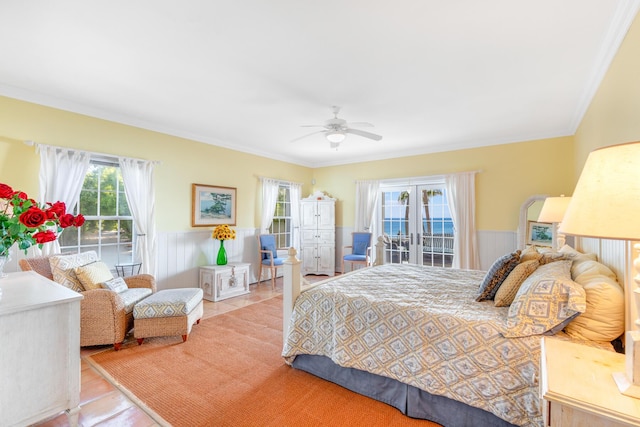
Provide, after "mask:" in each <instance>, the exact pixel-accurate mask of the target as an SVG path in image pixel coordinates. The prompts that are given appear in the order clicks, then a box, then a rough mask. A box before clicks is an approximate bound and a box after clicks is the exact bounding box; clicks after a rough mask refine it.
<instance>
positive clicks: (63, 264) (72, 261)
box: [49, 251, 98, 292]
mask: <svg viewBox="0 0 640 427" xmlns="http://www.w3.org/2000/svg"><path fill="white" fill-rule="evenodd" d="M96 261H98V254H97V253H96V252H95V251H88V252H82V253H79V254H73V255H54V256H52V257H49V265H50V266H51V273H52V274H53V281H54V282H56V283H59V284H61V285H62V286H66V287H67V288H69V289H72V290H74V291H76V292H83V291H84V290H85V289H84V286H82V283H81V282H80V280H79V279H78V277H77V276H76V272H75V269H76V268H77V267H81V266H83V265H87V264H90V263H92V262H96Z"/></svg>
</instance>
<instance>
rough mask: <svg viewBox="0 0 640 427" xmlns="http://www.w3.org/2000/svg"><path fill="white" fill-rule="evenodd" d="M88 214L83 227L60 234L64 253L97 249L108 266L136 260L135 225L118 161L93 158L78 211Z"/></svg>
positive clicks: (99, 255)
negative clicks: (134, 257) (95, 159)
mask: <svg viewBox="0 0 640 427" xmlns="http://www.w3.org/2000/svg"><path fill="white" fill-rule="evenodd" d="M78 213H81V214H82V215H84V217H85V223H84V225H83V226H82V227H80V228H78V229H75V228H71V229H66V230H65V231H64V232H63V233H62V234H61V236H60V239H59V241H60V248H61V250H62V252H63V253H79V252H84V251H90V250H94V251H96V252H97V253H98V257H99V258H100V259H101V260H102V261H103V262H104V263H105V264H107V265H108V266H110V267H113V266H115V265H116V264H123V263H130V262H133V255H134V253H135V251H134V244H135V242H134V238H133V236H134V229H133V228H134V225H133V217H132V215H131V212H130V211H129V205H128V204H127V198H126V196H125V193H124V181H123V179H122V174H121V172H120V167H119V165H118V164H117V163H110V162H103V161H94V160H92V161H91V165H90V166H89V170H88V171H87V174H86V175H85V179H84V184H83V186H82V191H81V192H80V201H79V203H78V205H77V207H76V212H75V214H78Z"/></svg>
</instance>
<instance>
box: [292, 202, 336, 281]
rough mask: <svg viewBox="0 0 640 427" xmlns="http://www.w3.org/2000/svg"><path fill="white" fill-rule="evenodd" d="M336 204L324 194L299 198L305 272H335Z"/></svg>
mask: <svg viewBox="0 0 640 427" xmlns="http://www.w3.org/2000/svg"><path fill="white" fill-rule="evenodd" d="M335 205H336V200H335V199H333V198H331V197H327V196H325V195H323V194H322V193H314V194H312V195H311V196H309V197H307V198H305V199H302V200H300V216H301V224H300V225H301V227H300V230H301V237H302V242H301V250H300V258H301V261H302V274H327V275H329V276H333V275H335V273H336V268H335V266H336V226H335V224H336V214H335Z"/></svg>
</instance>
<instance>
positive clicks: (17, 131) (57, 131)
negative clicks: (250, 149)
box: [0, 97, 312, 231]
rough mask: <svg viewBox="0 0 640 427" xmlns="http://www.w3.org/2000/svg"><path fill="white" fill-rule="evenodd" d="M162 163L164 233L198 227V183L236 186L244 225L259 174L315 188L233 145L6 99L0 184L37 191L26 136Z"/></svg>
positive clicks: (307, 175) (249, 223)
mask: <svg viewBox="0 0 640 427" xmlns="http://www.w3.org/2000/svg"><path fill="white" fill-rule="evenodd" d="M26 140H32V141H36V142H38V143H41V144H48V145H56V146H62V147H72V148H76V149H82V150H88V151H95V152H100V153H105V154H113V155H121V156H127V157H135V158H142V159H150V160H157V161H160V162H161V164H160V165H158V166H157V167H156V169H155V182H156V223H157V228H158V230H160V231H180V230H188V229H190V228H191V184H192V183H198V184H209V185H220V186H226V187H236V188H237V194H238V201H237V215H238V217H237V226H239V227H246V228H251V227H254V226H256V227H257V226H259V222H260V220H259V218H260V213H259V212H260V203H259V202H260V198H259V197H258V196H257V194H258V193H259V189H260V185H259V180H258V176H267V177H271V178H278V179H285V180H290V181H295V182H300V183H303V184H304V187H303V191H304V192H305V193H306V192H309V191H310V189H311V184H310V182H311V175H312V171H311V170H310V169H309V168H306V167H302V166H297V165H293V164H290V163H285V162H281V161H276V160H270V159H265V158H262V157H260V156H255V155H251V154H245V153H241V152H238V151H234V150H229V149H225V148H220V147H215V146H211V145H208V144H202V143H198V142H194V141H190V140H187V139H183V138H177V137H173V136H168V135H164V134H160V133H157V132H152V131H148V130H144V129H139V128H135V127H132V126H127V125H121V124H117V123H113V122H109V121H106V120H100V119H96V118H91V117H87V116H83V115H80V114H74V113H69V112H66V111H62V110H57V109H53V108H49V107H44V106H40V105H36V104H32V103H28V102H22V101H17V100H15V99H10V98H4V97H0V166H1V169H0V182H3V183H6V184H8V185H11V186H12V187H14V188H16V189H20V190H22V191H25V192H27V193H28V194H29V195H31V196H32V197H36V196H37V194H38V170H39V167H40V158H39V155H37V154H36V151H35V148H34V147H29V146H27V145H25V144H24V143H23V141H26Z"/></svg>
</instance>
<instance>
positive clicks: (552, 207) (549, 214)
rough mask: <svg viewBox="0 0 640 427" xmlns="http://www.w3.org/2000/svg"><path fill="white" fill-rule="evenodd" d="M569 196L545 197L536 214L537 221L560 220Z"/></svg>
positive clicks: (567, 204) (565, 209)
mask: <svg viewBox="0 0 640 427" xmlns="http://www.w3.org/2000/svg"><path fill="white" fill-rule="evenodd" d="M570 201H571V197H564V196H561V197H547V198H546V199H544V205H542V209H541V210H540V215H538V221H539V222H562V219H563V218H564V213H565V212H566V211H567V206H569V202H570Z"/></svg>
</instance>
